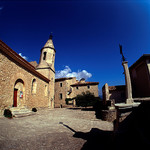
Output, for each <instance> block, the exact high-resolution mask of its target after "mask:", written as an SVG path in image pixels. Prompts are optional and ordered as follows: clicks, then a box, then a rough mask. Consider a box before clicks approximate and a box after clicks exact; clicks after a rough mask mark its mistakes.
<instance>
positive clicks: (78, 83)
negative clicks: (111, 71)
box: [70, 82, 99, 87]
mask: <svg viewBox="0 0 150 150" xmlns="http://www.w3.org/2000/svg"><path fill="white" fill-rule="evenodd" d="M98 84H99V82H77V83H75V84H72V85H70V86H73V87H74V86H87V85H98Z"/></svg>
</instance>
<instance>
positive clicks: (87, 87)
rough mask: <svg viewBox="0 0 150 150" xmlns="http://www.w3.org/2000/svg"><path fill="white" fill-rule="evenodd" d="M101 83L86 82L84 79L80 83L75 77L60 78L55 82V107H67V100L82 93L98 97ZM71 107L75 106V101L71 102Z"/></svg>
mask: <svg viewBox="0 0 150 150" xmlns="http://www.w3.org/2000/svg"><path fill="white" fill-rule="evenodd" d="M98 84H99V82H86V81H85V80H84V79H81V80H80V81H78V80H76V78H75V77H69V78H59V79H56V80H55V107H67V106H68V105H67V104H66V101H65V99H66V98H74V97H76V96H77V95H79V94H82V92H86V91H89V92H91V93H93V94H94V96H95V97H98ZM70 104H71V105H75V101H74V100H73V101H71V103H70Z"/></svg>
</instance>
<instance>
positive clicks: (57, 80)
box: [55, 77, 74, 82]
mask: <svg viewBox="0 0 150 150" xmlns="http://www.w3.org/2000/svg"><path fill="white" fill-rule="evenodd" d="M73 78H74V77H65V78H58V79H55V82H59V81H64V80H70V79H73Z"/></svg>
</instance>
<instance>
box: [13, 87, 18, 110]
mask: <svg viewBox="0 0 150 150" xmlns="http://www.w3.org/2000/svg"><path fill="white" fill-rule="evenodd" d="M17 91H18V90H17V89H14V104H13V106H14V107H17Z"/></svg>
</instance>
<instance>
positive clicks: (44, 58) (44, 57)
mask: <svg viewBox="0 0 150 150" xmlns="http://www.w3.org/2000/svg"><path fill="white" fill-rule="evenodd" d="M43 54H44V56H43V60H46V52H44V53H43Z"/></svg>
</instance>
